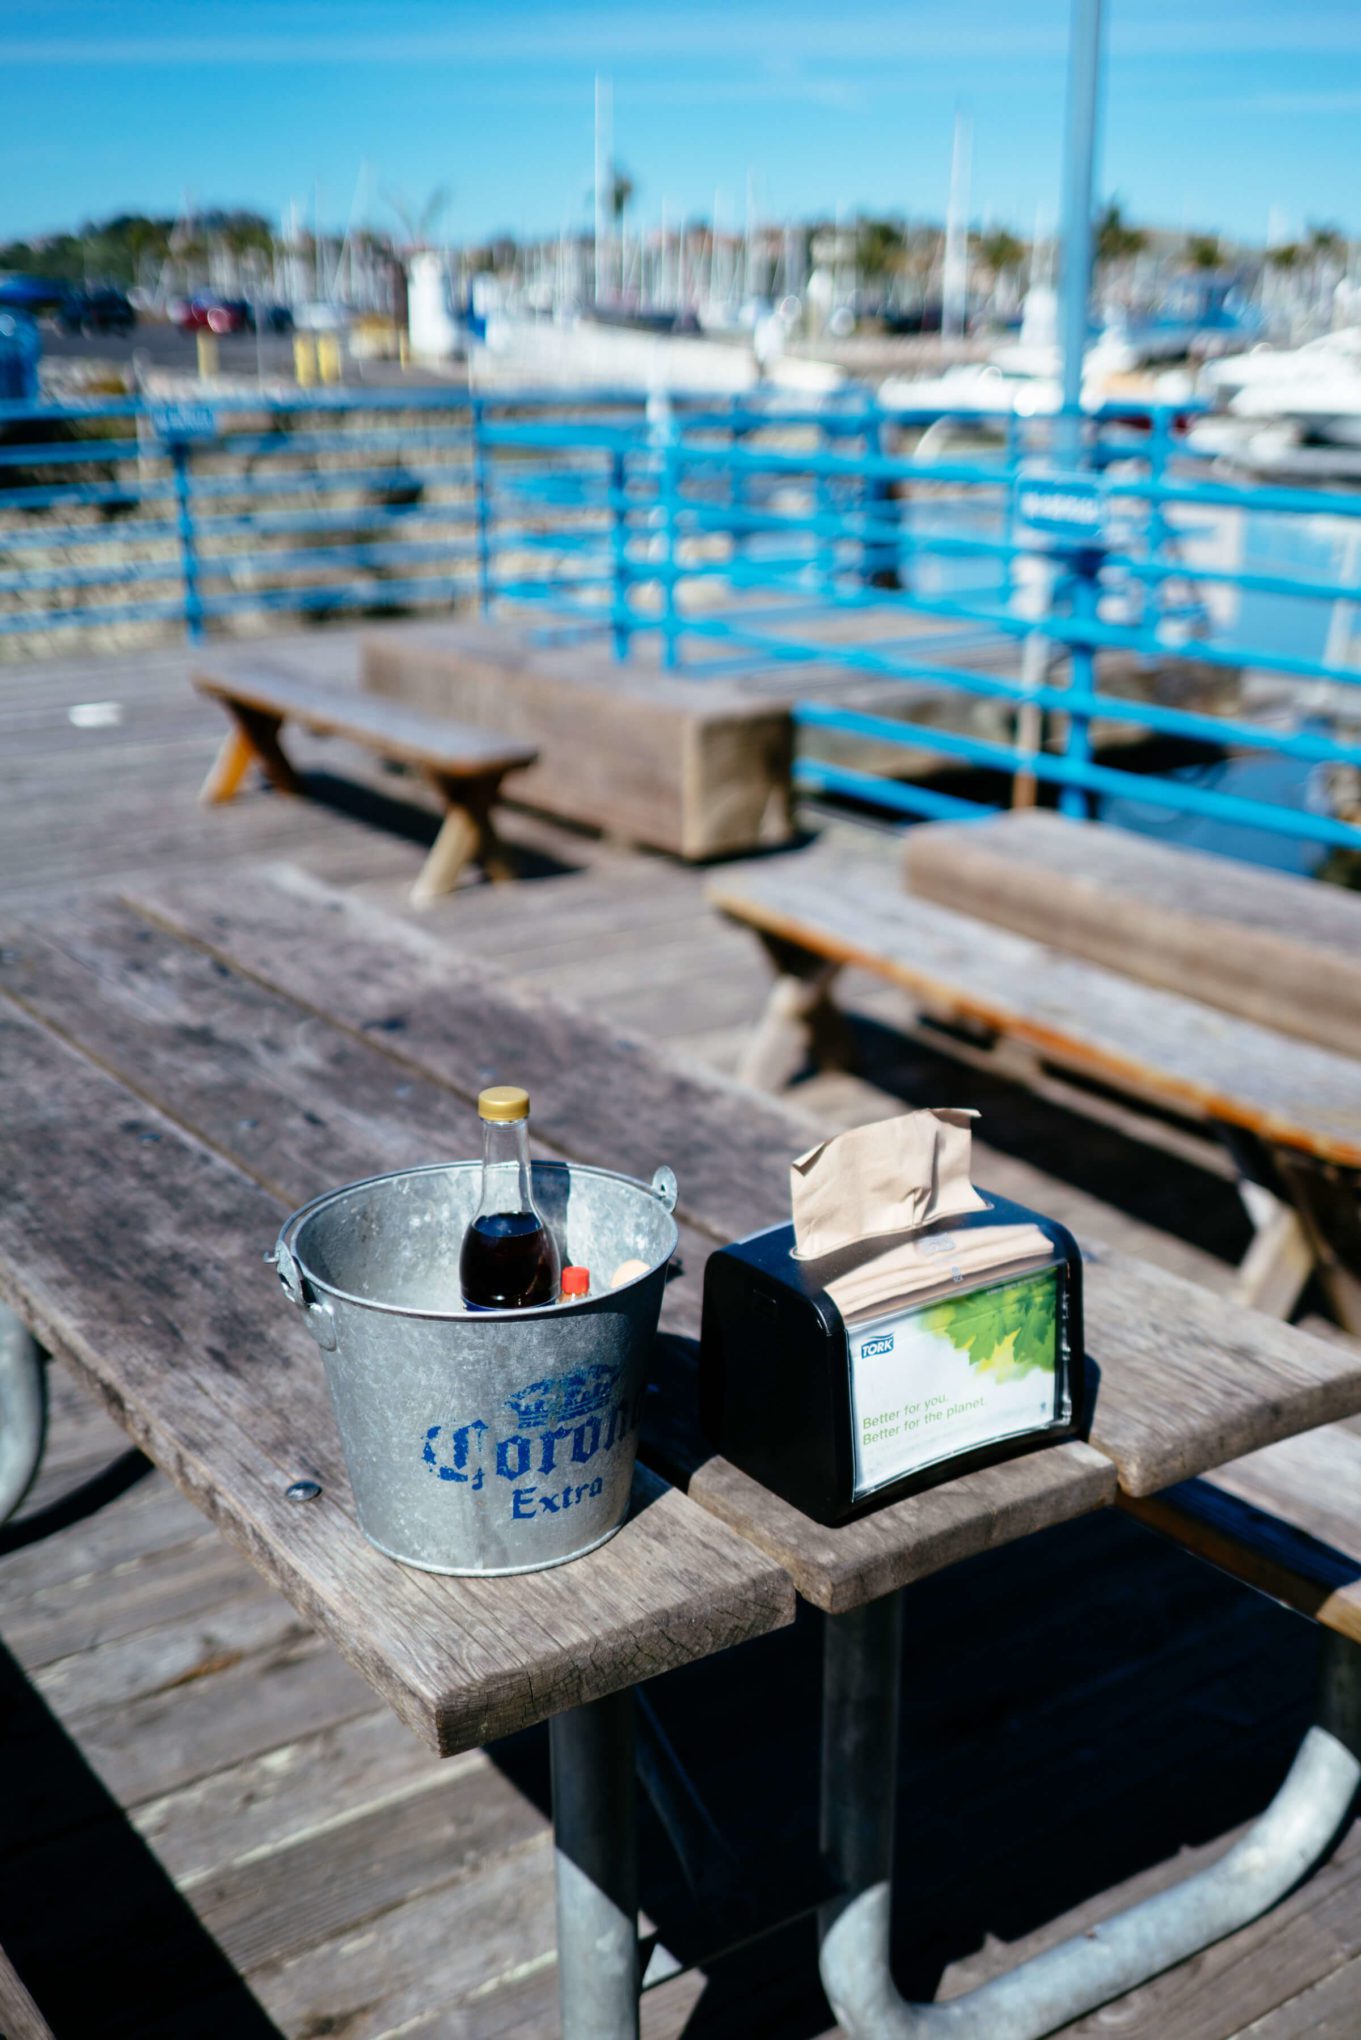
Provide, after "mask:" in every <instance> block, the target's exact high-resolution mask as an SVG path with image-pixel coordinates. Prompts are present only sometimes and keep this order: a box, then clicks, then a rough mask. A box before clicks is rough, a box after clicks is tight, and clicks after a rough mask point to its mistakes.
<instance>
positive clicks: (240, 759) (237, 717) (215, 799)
mask: <svg viewBox="0 0 1361 2040" xmlns="http://www.w3.org/2000/svg"><path fill="white" fill-rule="evenodd" d="M224 705H225V707H226V709H227V713H228V715H229V716H230V717H231V720H232V726H231V728H230V729H229V730H228V732H227V734H226V736H225V737H224V739H223V741H222V749H221V750H220V751H219V752H218V754H217V758H216V760H215V762H214V764H213V768H212V770H211V772H210V773H209V774H208V777H207V778H206V779H205V780H204V782H203V786H202V789H201V791H200V793H199V799H200V800H201V801H202V802H203V804H204V805H205V807H213V806H216V805H217V804H219V803H220V802H222V801H224V800H231V799H232V798H233V796H234V795H235V794H238V793H239V792H240V791H241V782H242V780H243V779H244V778H245V776H246V774H247V772H248V771H249V770H250V768H251V766H252V764H256V765H259V766H260V768H261V770H262V771H263V772H264V774H265V777H266V778H267V779H268V780H269V782H270V785H271V786H273V787H275V788H277V790H278V791H279V792H280V793H300V792H301V791H302V785H301V782H300V780H299V778H298V775H297V773H296V772H295V771H294V770H293V767H292V766H291V765H290V764H289V762H288V760H287V758H286V757H285V756H284V754H283V750H282V748H281V747H280V744H279V731H280V729H281V727H282V725H283V717H282V716H278V715H265V714H264V713H263V712H262V711H261V710H259V709H254V708H238V707H237V706H236V705H235V703H233V702H227V703H225V704H224Z"/></svg>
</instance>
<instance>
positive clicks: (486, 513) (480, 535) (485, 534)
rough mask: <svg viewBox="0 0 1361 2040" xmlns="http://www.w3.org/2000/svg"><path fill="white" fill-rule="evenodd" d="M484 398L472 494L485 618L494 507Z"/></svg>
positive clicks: (475, 419) (477, 411) (478, 414)
mask: <svg viewBox="0 0 1361 2040" xmlns="http://www.w3.org/2000/svg"><path fill="white" fill-rule="evenodd" d="M482 412H483V404H482V399H481V397H474V398H473V400H472V428H473V494H474V500H475V504H476V510H477V606H478V608H479V610H480V611H481V613H482V615H483V616H486V615H487V614H488V612H489V611H490V609H491V600H492V585H491V505H490V502H489V500H488V493H489V484H490V479H491V477H490V470H489V468H488V464H487V446H486V441H485V439H484V438H483V434H482Z"/></svg>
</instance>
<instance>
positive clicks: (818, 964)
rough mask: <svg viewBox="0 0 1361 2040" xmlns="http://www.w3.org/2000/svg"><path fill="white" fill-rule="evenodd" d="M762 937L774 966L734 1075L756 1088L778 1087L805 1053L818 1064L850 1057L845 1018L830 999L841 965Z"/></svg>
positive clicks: (835, 1064)
mask: <svg viewBox="0 0 1361 2040" xmlns="http://www.w3.org/2000/svg"><path fill="white" fill-rule="evenodd" d="M761 941H762V946H763V947H764V949H765V951H766V953H767V955H768V956H769V958H770V960H771V962H772V964H773V965H774V966H775V982H774V984H773V985H772V986H771V988H770V995H769V997H768V998H767V1000H766V1004H765V1010H764V1012H763V1013H762V1014H761V1017H760V1019H759V1020H758V1021H757V1023H756V1025H755V1027H754V1028H753V1030H752V1034H751V1039H750V1040H749V1041H748V1043H747V1045H746V1047H745V1049H744V1050H743V1052H742V1059H741V1061H740V1062H739V1063H738V1066H737V1075H738V1078H739V1080H740V1081H741V1082H742V1083H744V1084H751V1085H752V1086H753V1087H754V1088H755V1089H756V1090H758V1091H778V1090H780V1089H782V1088H783V1086H784V1085H785V1084H787V1083H789V1082H790V1081H791V1079H792V1078H794V1077H796V1076H797V1075H798V1073H799V1071H800V1070H801V1069H802V1068H803V1066H804V1064H805V1063H806V1062H807V1061H808V1059H809V1057H810V1056H811V1057H812V1059H813V1061H814V1063H815V1064H816V1065H817V1067H818V1068H846V1067H847V1066H848V1065H849V1063H850V1061H851V1056H850V1044H849V1039H848V1036H847V1033H846V1023H845V1021H844V1019H843V1018H842V1016H841V1014H840V1013H839V1012H838V1011H837V1008H836V1005H835V1003H834V1002H833V999H832V986H833V985H834V984H835V983H836V980H837V977H838V975H839V973H840V970H841V965H840V964H839V963H836V962H831V961H829V960H828V959H827V958H826V957H823V956H813V955H811V954H810V953H809V952H808V951H807V950H806V949H797V948H795V947H794V945H793V944H792V943H789V942H782V941H778V940H777V939H776V938H774V937H773V936H764V935H763V936H762V938H761Z"/></svg>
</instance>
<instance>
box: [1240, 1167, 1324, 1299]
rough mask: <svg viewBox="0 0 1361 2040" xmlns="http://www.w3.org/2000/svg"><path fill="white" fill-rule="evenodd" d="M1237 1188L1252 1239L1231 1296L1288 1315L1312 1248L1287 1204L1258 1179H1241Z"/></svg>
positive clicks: (1305, 1278) (1310, 1263)
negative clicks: (1251, 1231) (1250, 1229)
mask: <svg viewBox="0 0 1361 2040" xmlns="http://www.w3.org/2000/svg"><path fill="white" fill-rule="evenodd" d="M1238 1194H1239V1196H1240V1197H1241V1198H1242V1200H1243V1204H1244V1207H1245V1209H1246V1211H1247V1214H1248V1217H1249V1218H1250V1219H1251V1220H1252V1223H1253V1227H1254V1236H1253V1241H1252V1245H1251V1246H1250V1247H1249V1248H1248V1250H1247V1252H1246V1254H1244V1256H1243V1259H1242V1261H1241V1262H1240V1263H1239V1267H1238V1274H1237V1277H1236V1279H1235V1281H1234V1285H1233V1294H1234V1298H1235V1301H1236V1302H1238V1303H1245V1304H1247V1305H1248V1306H1249V1307H1250V1308H1251V1309H1252V1310H1261V1311H1265V1312H1266V1314H1267V1316H1268V1317H1277V1318H1288V1317H1289V1315H1290V1313H1291V1311H1292V1310H1293V1309H1294V1308H1295V1305H1296V1304H1297V1303H1298V1302H1299V1300H1300V1295H1301V1292H1302V1291H1303V1289H1304V1285H1305V1283H1306V1282H1307V1281H1308V1280H1309V1277H1310V1276H1311V1275H1312V1274H1313V1272H1314V1249H1313V1247H1312V1246H1311V1245H1310V1242H1309V1235H1308V1234H1307V1233H1306V1231H1305V1229H1304V1227H1303V1225H1302V1224H1301V1223H1300V1217H1299V1213H1298V1212H1297V1211H1296V1210H1295V1208H1294V1206H1293V1205H1290V1204H1285V1203H1282V1201H1281V1199H1280V1198H1279V1197H1277V1196H1276V1194H1275V1192H1274V1191H1272V1190H1268V1189H1267V1188H1266V1186H1265V1185H1264V1184H1262V1183H1252V1182H1248V1181H1247V1180H1242V1181H1240V1182H1239V1185H1238Z"/></svg>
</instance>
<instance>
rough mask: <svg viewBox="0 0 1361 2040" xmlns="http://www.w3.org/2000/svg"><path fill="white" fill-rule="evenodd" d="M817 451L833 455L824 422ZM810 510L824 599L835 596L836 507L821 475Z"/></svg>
mask: <svg viewBox="0 0 1361 2040" xmlns="http://www.w3.org/2000/svg"><path fill="white" fill-rule="evenodd" d="M818 451H819V453H823V454H827V453H831V452H832V451H833V443H832V434H831V428H830V426H829V425H828V423H827V420H826V419H825V418H824V419H822V420H821V422H820V423H819V425H818ZM813 507H814V511H815V514H816V518H817V526H818V532H817V538H816V541H815V551H816V556H817V568H818V579H819V581H820V582H821V584H822V592H823V594H824V595H835V593H836V542H837V531H836V516H837V506H836V503H835V500H834V498H833V494H832V481H831V478H830V476H828V475H826V474H824V473H822V472H821V471H819V473H818V478H817V487H816V489H815V490H814V492H813ZM824 527H825V528H824Z"/></svg>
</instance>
